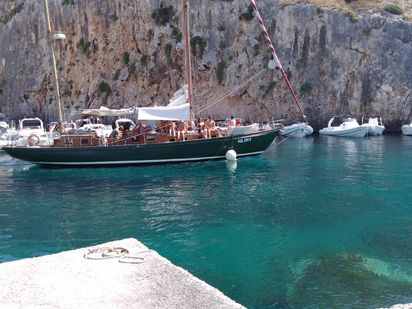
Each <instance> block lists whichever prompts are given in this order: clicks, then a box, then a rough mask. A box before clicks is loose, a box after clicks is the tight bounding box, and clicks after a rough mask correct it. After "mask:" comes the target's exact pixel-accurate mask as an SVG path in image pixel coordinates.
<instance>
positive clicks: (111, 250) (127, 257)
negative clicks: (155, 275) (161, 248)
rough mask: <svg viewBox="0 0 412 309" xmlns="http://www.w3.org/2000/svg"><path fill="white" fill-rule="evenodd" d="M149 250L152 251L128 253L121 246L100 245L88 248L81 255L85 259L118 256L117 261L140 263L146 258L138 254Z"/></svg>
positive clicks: (105, 258)
mask: <svg viewBox="0 0 412 309" xmlns="http://www.w3.org/2000/svg"><path fill="white" fill-rule="evenodd" d="M149 252H154V251H153V250H150V249H147V250H142V251H138V252H135V253H133V254H130V253H129V250H127V249H126V248H123V247H101V248H95V249H88V252H86V253H85V254H84V255H83V257H84V258H85V259H87V260H107V259H113V258H118V259H119V260H118V262H119V263H125V264H141V263H143V262H145V260H146V259H145V258H144V257H142V256H140V254H143V253H149Z"/></svg>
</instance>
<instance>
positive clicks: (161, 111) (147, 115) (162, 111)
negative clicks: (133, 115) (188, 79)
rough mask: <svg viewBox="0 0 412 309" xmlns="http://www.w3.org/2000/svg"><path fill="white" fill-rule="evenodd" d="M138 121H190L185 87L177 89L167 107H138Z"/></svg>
mask: <svg viewBox="0 0 412 309" xmlns="http://www.w3.org/2000/svg"><path fill="white" fill-rule="evenodd" d="M138 119H139V120H190V105H189V103H188V91H187V85H185V86H183V87H182V88H181V89H179V90H178V91H177V92H176V93H175V94H174V96H173V97H172V98H171V99H170V100H169V104H168V105H167V106H155V107H139V108H138Z"/></svg>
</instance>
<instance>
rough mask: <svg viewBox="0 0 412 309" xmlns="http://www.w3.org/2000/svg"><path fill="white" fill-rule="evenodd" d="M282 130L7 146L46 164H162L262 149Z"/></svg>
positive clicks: (254, 152) (16, 153)
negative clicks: (112, 142) (160, 139)
mask: <svg viewBox="0 0 412 309" xmlns="http://www.w3.org/2000/svg"><path fill="white" fill-rule="evenodd" d="M278 133H279V131H278V130H266V131H261V132H258V133H253V134H246V135H240V136H235V137H232V136H229V137H219V138H212V139H198V140H191V141H184V142H170V143H159V144H142V145H122V146H109V147H96V146H95V147H4V148H3V149H4V151H5V152H6V153H8V154H9V155H10V156H12V157H14V158H16V159H20V160H24V161H28V162H32V163H36V164H40V165H45V166H110V165H136V164H158V163H174V162H188V161H201V160H215V159H223V158H225V154H226V152H227V151H228V150H229V149H233V150H235V151H236V153H237V155H238V156H251V155H257V154H260V153H262V152H263V151H265V150H266V148H268V147H269V146H270V144H272V142H273V140H274V139H275V137H276V136H277V135H278Z"/></svg>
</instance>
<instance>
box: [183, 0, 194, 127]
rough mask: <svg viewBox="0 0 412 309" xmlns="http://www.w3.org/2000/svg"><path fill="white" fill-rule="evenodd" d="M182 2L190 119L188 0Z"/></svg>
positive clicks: (190, 77) (191, 91)
mask: <svg viewBox="0 0 412 309" xmlns="http://www.w3.org/2000/svg"><path fill="white" fill-rule="evenodd" d="M182 3H183V43H184V58H185V79H186V82H187V88H188V99H189V106H190V120H192V114H193V113H192V108H193V84H192V61H191V57H190V24H189V14H190V11H189V0H182Z"/></svg>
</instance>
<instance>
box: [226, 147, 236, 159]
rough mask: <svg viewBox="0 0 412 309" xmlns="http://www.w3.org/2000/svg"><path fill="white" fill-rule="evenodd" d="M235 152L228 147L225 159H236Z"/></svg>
mask: <svg viewBox="0 0 412 309" xmlns="http://www.w3.org/2000/svg"><path fill="white" fill-rule="evenodd" d="M236 157H237V153H236V151H234V150H233V149H229V150H228V151H227V152H226V160H228V161H236Z"/></svg>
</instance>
